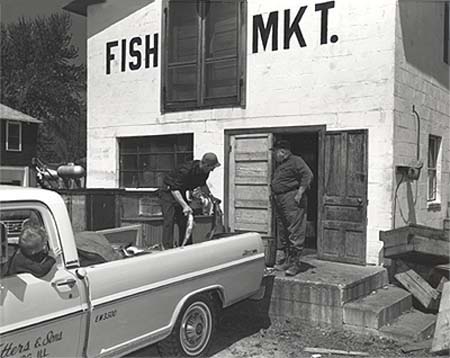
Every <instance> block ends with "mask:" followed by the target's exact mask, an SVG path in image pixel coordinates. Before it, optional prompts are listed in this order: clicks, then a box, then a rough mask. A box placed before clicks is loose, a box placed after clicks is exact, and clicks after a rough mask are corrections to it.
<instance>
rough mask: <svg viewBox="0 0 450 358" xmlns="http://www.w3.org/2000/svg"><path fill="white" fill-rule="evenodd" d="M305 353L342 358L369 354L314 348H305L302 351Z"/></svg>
mask: <svg viewBox="0 0 450 358" xmlns="http://www.w3.org/2000/svg"><path fill="white" fill-rule="evenodd" d="M303 351H305V352H306V353H316V354H339V355H343V356H359V357H368V356H369V353H366V352H358V351H344V350H340V349H329V348H316V347H306V348H305V349H303Z"/></svg>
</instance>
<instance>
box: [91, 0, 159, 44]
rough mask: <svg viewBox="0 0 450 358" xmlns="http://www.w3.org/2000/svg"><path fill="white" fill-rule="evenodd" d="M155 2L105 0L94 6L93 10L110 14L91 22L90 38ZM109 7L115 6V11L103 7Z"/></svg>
mask: <svg viewBox="0 0 450 358" xmlns="http://www.w3.org/2000/svg"><path fill="white" fill-rule="evenodd" d="M153 2H155V0H133V1H120V2H119V1H112V2H108V1H105V2H102V3H100V4H97V5H94V6H92V8H93V11H100V12H102V13H103V14H108V16H105V15H103V16H97V17H96V21H95V22H93V21H91V22H89V24H88V29H87V35H88V38H90V37H92V36H95V35H97V34H98V33H100V32H102V31H103V30H105V29H107V28H108V27H110V26H112V25H114V24H116V23H118V22H119V21H121V20H123V19H125V18H127V17H128V16H130V15H131V14H133V13H135V12H136V11H139V10H141V9H142V8H144V7H146V6H147V5H149V4H151V3H153ZM108 7H114V11H103V9H107V8H108Z"/></svg>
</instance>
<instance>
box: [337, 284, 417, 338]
mask: <svg viewBox="0 0 450 358" xmlns="http://www.w3.org/2000/svg"><path fill="white" fill-rule="evenodd" d="M411 307H412V295H411V294H410V293H409V292H407V291H405V290H403V289H401V288H399V287H395V286H385V287H383V288H381V289H378V290H376V291H373V292H372V293H371V294H369V295H368V296H366V297H362V298H360V299H357V300H355V301H352V302H348V303H346V304H345V305H344V307H343V308H344V311H343V316H344V317H343V320H344V324H347V325H352V326H359V327H365V328H373V329H379V328H381V327H382V326H385V325H386V324H389V323H391V322H393V321H394V320H395V319H397V318H398V317H400V316H401V315H402V314H403V313H404V312H407V311H409V310H410V309H411Z"/></svg>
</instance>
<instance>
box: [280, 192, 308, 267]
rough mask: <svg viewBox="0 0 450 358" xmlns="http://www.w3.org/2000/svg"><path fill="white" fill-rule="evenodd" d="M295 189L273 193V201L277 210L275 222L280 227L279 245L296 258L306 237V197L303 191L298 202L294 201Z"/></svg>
mask: <svg viewBox="0 0 450 358" xmlns="http://www.w3.org/2000/svg"><path fill="white" fill-rule="evenodd" d="M296 194H297V190H291V191H289V192H287V193H283V194H275V195H274V202H275V208H276V211H277V224H278V226H279V228H280V231H279V232H280V234H281V235H280V238H279V239H280V241H281V242H280V244H281V245H280V246H281V249H284V250H285V251H287V253H288V255H289V256H290V257H292V258H294V259H298V258H299V257H300V254H301V253H302V251H303V246H304V243H305V237H306V211H307V203H308V200H307V197H306V193H303V195H302V199H301V200H300V204H297V202H296V201H295V199H294V198H295V195H296Z"/></svg>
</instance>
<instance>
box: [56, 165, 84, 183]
mask: <svg viewBox="0 0 450 358" xmlns="http://www.w3.org/2000/svg"><path fill="white" fill-rule="evenodd" d="M57 173H58V175H59V176H60V177H61V178H63V179H79V178H82V177H84V174H85V170H84V168H83V167H82V166H81V165H75V163H67V164H65V165H61V166H59V167H58V169H57Z"/></svg>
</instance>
